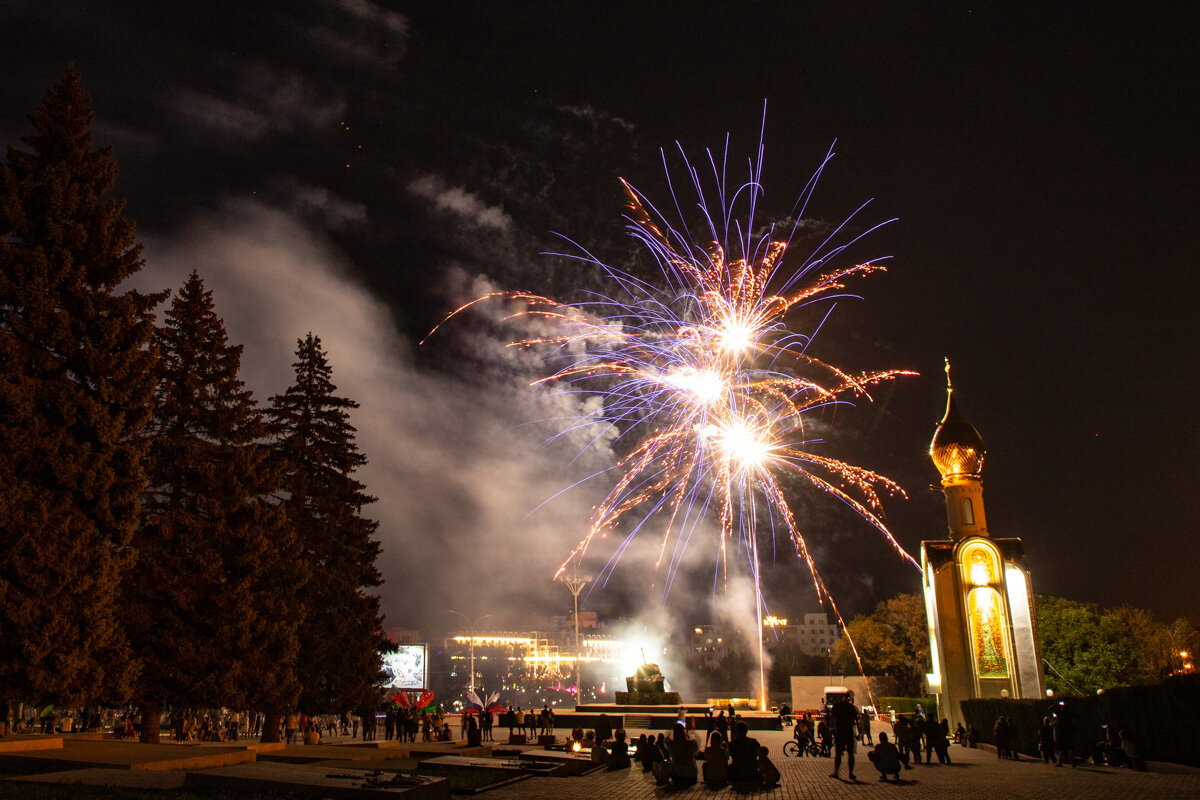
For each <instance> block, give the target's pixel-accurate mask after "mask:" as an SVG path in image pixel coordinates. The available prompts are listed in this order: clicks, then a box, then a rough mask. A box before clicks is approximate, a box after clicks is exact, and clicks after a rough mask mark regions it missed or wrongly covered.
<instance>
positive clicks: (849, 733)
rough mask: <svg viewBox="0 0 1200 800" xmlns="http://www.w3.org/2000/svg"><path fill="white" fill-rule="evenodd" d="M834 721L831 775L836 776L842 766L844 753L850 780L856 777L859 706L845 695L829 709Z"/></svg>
mask: <svg viewBox="0 0 1200 800" xmlns="http://www.w3.org/2000/svg"><path fill="white" fill-rule="evenodd" d="M829 716H830V718H831V719H832V722H833V747H834V755H833V773H832V774H831V775H830V776H829V777H831V778H836V777H837V776H838V772H839V771H840V770H841V767H842V753H845V754H846V768H847V770H848V774H849V778H850V780H852V781H853V780H857V778H855V777H854V749H855V746H856V745H857V744H858V707H857V706H855V705H854V703H853V702H851V700H850V698H848V697H845V696H843V697H842V699H840V700H838V701H837V702H836V703H834V704H833V708H831V709H830V710H829Z"/></svg>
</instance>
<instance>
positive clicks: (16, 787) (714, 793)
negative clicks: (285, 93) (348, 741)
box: [0, 727, 1200, 800]
mask: <svg viewBox="0 0 1200 800" xmlns="http://www.w3.org/2000/svg"><path fill="white" fill-rule="evenodd" d="M878 729H879V728H878V727H877V730H878ZM631 733H632V734H633V737H634V738H636V736H637V735H638V733H641V731H636V730H635V731H631ZM790 735H791V734H790V732H783V733H780V732H765V733H764V732H757V733H756V734H755V736H756V738H758V739H759V740H760V741H761V742H762V743H763V744H764V745H766V746H768V747H769V748H770V750H771V754H772V758H773V760H774V761H775V763H776V765H777V766H778V767H779V769H780V771H781V772H782V774H783V778H782V781H781V784H780V786H778V787H776V788H774V789H771V790H762V791H757V792H752V793H738V792H734V791H733V790H732V789H730V788H727V787H726V788H721V789H711V788H708V787H706V786H703V785H698V786H695V787H692V788H690V789H687V790H684V791H677V792H673V791H670V790H669V789H664V788H662V787H658V786H656V785H655V782H654V780H653V777H652V776H651V775H649V774H644V773H642V772H641V770H640V769H639V768H635V769H633V770H629V771H619V772H606V771H599V772H593V773H591V774H587V775H584V776H582V777H564V778H551V777H530V778H526V779H523V780H518V781H516V782H514V783H510V784H508V785H505V786H500V787H498V788H494V789H490V790H488V791H486V792H483V793H481V794H480V795H479V796H480V797H483V798H487V800H559V799H560V798H562V799H563V800H587V798H612V800H651V799H657V798H665V797H668V796H669V797H672V798H675V797H678V798H690V799H692V800H696V799H698V798H705V799H706V800H725V798H733V797H752V798H755V800H758V798H762V799H763V800H791V799H792V798H805V800H810V799H816V800H825V799H826V798H829V799H830V800H833V799H834V798H862V800H875V798H889V799H893V798H903V800H916V798H956V797H987V798H989V800H996V799H998V798H1045V799H1047V800H1049V799H1050V798H1120V799H1121V800H1124V799H1125V798H1178V799H1179V800H1184V798H1187V799H1188V800H1192V799H1193V798H1197V797H1200V770H1196V769H1189V768H1185V767H1175V766H1172V765H1154V764H1152V765H1151V771H1150V772H1134V771H1131V770H1123V769H1111V768H1107V767H1096V766H1091V765H1080V766H1077V767H1075V768H1069V767H1062V768H1059V767H1054V766H1050V765H1045V764H1042V763H1041V762H1040V761H1031V760H1029V759H1025V760H1023V761H1020V762H1012V761H1000V760H998V759H997V758H996V756H995V753H994V752H993V751H991V750H989V749H983V748H979V749H968V748H962V747H957V746H955V747H952V748H951V758H952V760H953V762H954V763H953V764H951V765H940V764H935V765H918V766H915V767H914V768H913V769H911V770H906V771H903V772H902V773H901V778H902V782H901V783H899V784H896V783H880V782H878V780H877V779H878V773H876V772H875V770H874V768H873V767H872V766H871V764H870V762H869V761H868V760H867V758H866V754H865V751H860V753H859V756H858V759H857V761H858V763H857V765H856V777H857V779H858V780H857V781H856V782H851V781H849V780H848V779H847V777H848V776H847V770H846V765H845V764H843V766H842V771H841V776H840V779H836V780H835V779H833V778H831V777H829V773H830V772H831V770H832V766H833V764H832V759H827V758H784V757H783V756H782V753H781V751H782V746H783V744H784V742H786V741H787V740H788V738H790ZM700 736H701V738H702V737H703V734H700ZM139 747H140V746H138V745H131V744H128V745H122V746H121V747H120V748H115V747H109V748H107V749H105V748H97V747H96V746H95V745H94V744H90V745H89V744H71V743H69V742H68V743H67V746H66V747H64V748H63V752H60V753H58V754H54V753H50V752H44V753H42V755H41V756H40V758H41V759H42V761H41V762H39V761H38V758H39V757H37V756H35V755H28V756H26V757H23V758H16V757H12V756H4V757H0V772H3V773H4V774H3V775H0V777H3V778H4V779H3V780H0V800H17V799H18V798H19V799H20V800H59V799H60V798H70V799H72V800H74V799H75V798H78V799H79V800H87V798H116V800H268V799H270V800H290V798H299V797H308V798H311V797H321V796H322V795H321V793H320V792H319V791H318V792H317V793H316V794H313V793H309V792H293V791H285V790H276V791H250V792H243V791H236V790H232V789H220V790H208V789H205V790H198V789H191V788H187V787H185V786H184V785H183V783H184V780H185V776H186V774H187V773H188V772H200V773H203V772H206V771H208V772H212V771H216V770H222V769H223V770H233V771H234V774H237V771H238V770H250V769H252V768H255V766H256V765H255V764H254V763H248V764H247V763H242V764H233V765H232V766H230V765H226V766H214V767H205V766H202V765H199V764H198V763H197V762H195V761H193V762H192V765H191V766H186V765H185V766H183V767H181V768H177V769H154V770H146V771H138V768H137V767H136V766H135V767H130V766H129V763H131V762H134V761H136V759H137V758H142V759H143V760H144V759H148V758H151V757H154V758H159V759H161V758H162V757H163V753H166V754H167V755H171V754H172V753H178V754H180V755H181V756H185V757H187V758H193V759H194V758H196V757H198V756H208V757H213V758H218V759H219V757H220V756H221V754H222V752H224V754H225V755H226V756H227V755H228V752H227V748H226V750H225V751H222V750H221V748H220V747H219V746H215V745H214V746H206V745H201V746H196V745H192V746H188V745H164V746H162V747H165V748H167V749H166V750H159V751H154V752H153V753H151V752H150V751H145V753H147V754H146V755H139V754H140V753H141V752H142V751H140V750H138V748H139ZM420 747H421V748H428V747H430V746H429V745H420ZM436 747H439V748H446V752H447V753H463V752H464V751H463V750H462V748H460V747H457V746H455V745H437V746H436ZM129 748H133V750H129ZM349 752H351V751H350V750H349V749H348V748H346V747H344V746H337V745H322V746H319V747H315V748H314V747H305V746H294V747H288V748H283V749H282V750H275V751H269V752H267V751H264V752H260V753H258V754H257V758H258V759H259V764H258V766H259V767H261V766H262V765H263V764H264V763H267V764H274V765H276V766H281V765H282V766H286V765H288V764H294V765H296V770H297V772H299V771H300V770H301V769H302V768H303V769H309V770H310V771H312V772H315V773H316V774H321V775H324V774H327V773H337V772H339V771H343V772H344V771H345V770H347V769H351V768H355V769H360V770H361V769H382V770H384V771H385V774H386V773H390V772H394V771H404V770H409V769H412V768H413V767H414V766H415V764H416V760H415V758H412V757H409V756H410V755H412V754H409V753H405V752H402V751H399V750H395V749H392V750H386V749H384V750H379V751H376V752H370V753H367V754H366V755H364V753H363V752H362V751H360V750H355V751H353V753H352V755H353V759H354V760H350V758H348V757H347V754H348V753H349ZM89 754H90V755H89ZM84 758H91V759H92V760H93V763H92V764H91V765H90V766H81V765H80V764H79V763H75V764H71V763H66V762H67V761H69V760H70V759H76V760H77V762H78V760H80V759H84ZM105 758H109V759H112V763H104V762H103V759H105ZM364 759H365V760H364ZM120 761H123V762H126V763H118V762H120ZM159 763H165V762H159ZM63 767H66V768H63ZM72 767H74V768H72ZM39 770H41V771H40V772H39ZM17 773H24V774H17ZM397 796H402V795H397Z"/></svg>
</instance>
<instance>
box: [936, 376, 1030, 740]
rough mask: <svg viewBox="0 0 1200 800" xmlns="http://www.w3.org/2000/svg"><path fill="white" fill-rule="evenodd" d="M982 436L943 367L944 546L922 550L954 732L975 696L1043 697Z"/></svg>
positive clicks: (1018, 557) (1026, 604)
mask: <svg viewBox="0 0 1200 800" xmlns="http://www.w3.org/2000/svg"><path fill="white" fill-rule="evenodd" d="M985 452H986V450H985V448H984V445H983V439H982V437H980V435H979V432H978V431H977V430H975V427H974V426H973V425H971V423H969V422H968V421H967V419H966V417H964V416H963V414H962V412H961V411H960V410H959V408H958V404H957V402H955V398H954V388H953V385H952V384H951V382H950V362H949V361H947V362H946V413H945V415H944V416H943V417H942V421H941V422H940V423H939V424H938V426H937V430H936V431H935V432H934V434H933V441H932V442H930V445H929V457H930V458H931V459H932V460H933V463H934V466H936V467H937V469H938V472H939V473H940V474H941V477H942V480H941V489H942V494H943V495H944V496H945V498H946V521H947V524H948V527H949V538H948V539H941V540H932V541H925V542H922V543H921V571H922V576H923V581H922V582H923V584H924V590H925V615H926V619H927V620H928V623H929V654H930V660H931V662H932V672H930V674H929V675H928V676H927V680H928V683H929V691H930V692H931V693H933V694H936V695H938V708H939V713H940V715H941V716H943V717H946V718H947V719H949V720H950V725H951V728H952V729H953V726H954V725H955V724H956V723H958V722H964V723H965V721H964V720H963V717H962V710H961V709H960V708H959V702H960V701H962V700H965V699H968V698H973V697H1012V698H1014V699H1015V698H1036V697H1042V696H1043V695H1044V694H1045V690H1046V686H1045V678H1044V676H1043V674H1042V661H1041V656H1040V654H1039V652H1038V648H1037V630H1036V627H1035V620H1034V613H1033V592H1032V588H1031V584H1030V579H1029V571H1028V570H1027V569H1026V567H1025V551H1024V548H1023V546H1022V544H1021V540H1020V539H1000V538H994V537H993V536H992V535H991V532H990V531H988V527H987V516H986V514H985V513H984V507H983V477H982V473H983V457H984V454H985Z"/></svg>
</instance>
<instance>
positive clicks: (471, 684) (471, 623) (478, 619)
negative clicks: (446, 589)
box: [447, 609, 492, 692]
mask: <svg viewBox="0 0 1200 800" xmlns="http://www.w3.org/2000/svg"><path fill="white" fill-rule="evenodd" d="M447 610H449V609H447ZM449 611H450V613H451V614H457V615H458V616H460V617H462V618H463V619H465V620H466V621H467V625H469V626H470V627H471V680H470V681H469V683H468V684H467V688H468V689H470V690H471V691H472V692H474V691H475V625H476V624H477V623H479V622H482V621H483V620H485V619H487V618H488V617H490V616H492V615H491V614H484V615H483V616H482V617H476V618H475V619H473V620H472V619H471V618H470V617H468V616H467V615H466V614H464V613H462V612H461V611H452V610H449Z"/></svg>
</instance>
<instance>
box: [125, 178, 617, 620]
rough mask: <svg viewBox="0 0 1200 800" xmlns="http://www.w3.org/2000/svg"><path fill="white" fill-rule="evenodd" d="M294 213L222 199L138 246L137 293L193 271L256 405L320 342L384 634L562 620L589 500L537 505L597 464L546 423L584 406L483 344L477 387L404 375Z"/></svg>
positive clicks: (590, 491) (601, 453) (357, 293)
mask: <svg viewBox="0 0 1200 800" xmlns="http://www.w3.org/2000/svg"><path fill="white" fill-rule="evenodd" d="M292 206H294V204H292V205H289V210H285V209H281V208H277V207H273V206H269V205H266V204H264V203H262V202H259V201H257V200H251V199H246V198H237V199H231V200H227V201H226V202H225V203H223V204H222V205H221V206H220V207H219V208H218V209H217V210H216V211H215V212H211V213H207V214H204V215H201V216H198V217H196V218H195V219H193V220H192V222H191V223H190V224H188V225H187V226H186V227H184V228H183V229H182V230H180V231H179V232H177V233H175V234H172V235H169V236H152V237H147V238H146V257H147V268H146V269H144V270H143V271H142V272H141V273H140V274H139V275H138V276H137V278H136V282H135V283H136V285H137V286H138V288H143V289H148V290H149V289H154V290H157V289H161V288H164V287H169V288H172V289H177V288H178V287H179V286H180V285H182V283H183V281H184V280H185V278H186V276H187V275H188V273H190V272H191V271H192V270H193V269H194V270H196V271H197V272H198V273H199V274H200V276H201V278H202V279H203V280H204V281H205V284H206V286H207V287H208V288H209V289H210V290H212V292H213V295H214V301H215V303H216V308H217V312H218V314H220V315H221V316H222V318H223V319H224V320H225V324H226V329H227V331H228V333H229V336H230V340H231V341H232V342H234V343H241V344H244V345H245V350H244V353H243V360H242V373H241V374H242V378H243V380H244V381H245V382H246V384H247V385H248V386H249V387H250V388H251V389H253V390H254V393H255V396H256V397H257V398H258V400H259V402H260V404H263V405H265V404H266V402H267V398H269V397H270V396H271V395H272V394H277V393H281V392H282V391H283V390H285V389H286V388H287V386H288V385H290V383H291V381H292V377H293V373H292V367H291V364H292V362H293V361H294V353H295V348H296V340H297V339H298V338H301V337H303V336H304V335H305V334H306V333H308V332H309V331H312V332H313V333H315V334H317V335H318V336H320V337H321V339H322V342H323V344H324V346H325V348H326V350H327V351H328V353H329V359H330V362H331V364H332V367H333V376H334V381H335V383H336V384H337V385H338V392H339V393H340V394H342V395H344V396H347V397H350V398H352V399H354V400H356V401H357V402H359V403H360V405H361V407H360V408H359V409H358V410H357V411H355V412H354V413H353V414H352V416H351V419H352V422H353V423H354V425H355V426H356V427H357V429H358V442H359V446H360V448H361V449H362V450H363V452H364V453H365V454H366V456H367V457H368V459H369V463H368V465H367V466H366V467H364V468H363V470H362V472H361V474H360V478H361V479H362V480H363V481H364V482H365V483H366V484H367V487H368V490H369V491H370V492H371V493H372V494H373V495H375V496H376V497H377V498H378V502H376V503H374V504H372V505H371V506H369V507H368V509H367V513H368V514H369V515H370V516H372V517H373V518H375V519H378V520H379V522H380V527H379V534H378V536H379V539H380V541H381V543H382V545H383V552H382V555H381V559H380V562H379V566H380V569H381V571H382V572H383V574H384V578H385V581H386V583H385V584H384V586H383V587H382V589H381V597H382V603H383V608H384V611H385V613H386V615H387V624H388V625H389V626H393V627H415V628H419V629H422V631H423V632H428V631H430V630H431V629H432V630H433V631H437V630H440V629H443V628H445V627H450V626H452V625H457V624H458V623H457V622H454V621H453V620H452V619H451V618H450V617H449V615H448V614H447V609H454V610H456V611H460V612H462V613H464V614H466V615H468V616H471V617H476V616H480V615H482V614H485V613H489V612H490V613H492V614H494V619H492V620H489V621H488V623H487V624H488V625H489V626H490V625H500V626H503V625H516V624H517V623H518V621H519V620H520V618H521V616H522V613H524V612H528V611H529V610H531V609H536V610H537V611H538V612H540V613H542V614H543V615H544V614H551V613H558V614H563V613H566V610H567V609H568V608H569V605H568V603H569V598H570V595H569V593H568V592H567V591H566V589H565V588H564V587H562V586H558V585H555V584H553V583H551V581H550V578H551V576H552V575H553V573H554V571H555V570H556V569H557V567H558V565H559V563H560V562H561V561H562V559H563V558H565V556H566V554H567V553H569V552H570V548H571V546H572V545H573V544H574V543H575V541H577V540H578V539H579V538H580V537H581V536H582V535H583V530H584V526H586V524H587V520H588V517H589V514H590V511H591V507H592V505H593V504H594V503H595V502H596V500H597V497H596V492H597V488H594V487H588V486H585V487H583V488H581V489H578V490H574V491H571V492H567V493H565V494H561V495H559V496H558V497H556V498H555V499H554V500H553V501H552V502H549V503H546V504H545V505H542V504H543V503H544V502H545V501H546V500H547V499H548V498H551V497H554V496H555V495H556V494H559V493H560V492H562V490H563V489H564V487H567V486H570V485H571V484H573V483H575V482H576V481H578V480H580V479H582V478H584V477H586V476H587V475H589V474H592V473H593V472H595V471H597V470H598V469H600V468H602V467H603V466H604V461H605V459H606V458H607V457H608V456H606V452H607V451H606V448H605V447H604V446H603V441H601V443H600V446H599V447H598V448H596V449H593V450H589V451H587V452H584V453H583V454H582V455H580V450H581V448H582V446H583V444H584V443H586V442H589V441H591V440H592V439H593V438H595V437H596V436H597V433H598V431H596V430H590V429H587V428H585V429H582V430H578V431H575V432H573V433H571V434H569V435H564V436H561V437H558V438H554V435H555V434H556V433H558V432H559V430H560V424H559V423H556V422H553V420H555V419H556V418H565V417H576V416H577V415H578V414H580V413H581V411H582V410H587V409H589V408H591V409H594V408H595V401H594V400H591V399H589V398H586V397H584V398H575V397H571V396H566V395H553V394H550V393H547V392H539V391H535V390H531V389H530V386H529V384H530V382H531V381H532V380H533V378H534V377H535V375H534V371H535V369H536V359H535V358H534V357H533V356H532V355H531V354H528V353H525V352H523V351H521V350H519V349H513V348H506V347H504V346H503V343H502V342H500V341H498V340H495V339H489V338H487V337H486V336H478V335H477V336H476V337H475V340H474V346H475V347H476V348H477V349H478V350H479V351H480V353H481V355H482V356H484V357H486V358H488V359H491V360H503V361H504V366H505V369H504V370H493V371H490V372H489V375H490V376H492V377H490V378H489V380H488V381H487V382H485V383H484V384H482V385H481V384H480V383H478V382H476V383H470V382H466V381H463V380H458V379H455V378H453V377H449V376H445V375H435V374H430V373H428V372H426V371H423V370H421V369H418V368H417V367H415V366H414V363H413V358H412V351H411V349H410V346H409V345H408V343H407V342H406V341H405V340H404V339H402V338H401V337H400V336H399V335H398V334H397V332H396V326H395V322H394V320H393V319H392V317H391V313H390V311H389V309H388V307H387V306H386V305H385V303H383V302H382V301H381V300H380V299H378V298H376V297H373V296H372V295H371V294H369V293H368V292H367V291H366V290H365V289H364V288H363V287H362V286H361V285H360V284H359V283H357V282H356V281H355V280H354V279H353V278H352V277H351V276H350V271H349V269H348V265H347V264H345V263H344V261H343V259H342V257H341V255H340V254H339V252H338V251H337V250H336V248H335V247H334V246H333V245H331V244H330V242H329V241H328V240H327V239H325V238H324V236H322V235H320V234H318V233H314V232H313V230H312V229H311V227H308V226H306V225H304V224H303V223H302V222H301V219H300V218H299V216H297V215H296V212H293V211H292V210H290V208H291V207H292ZM477 286H478V288H481V289H483V288H486V284H484V283H478V284H477ZM501 375H506V376H507V377H503V378H502V377H496V376H501ZM539 420H547V421H545V422H539ZM539 506H540V507H539ZM535 509H536V510H535Z"/></svg>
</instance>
